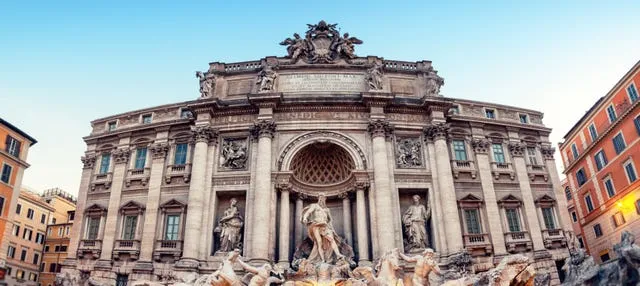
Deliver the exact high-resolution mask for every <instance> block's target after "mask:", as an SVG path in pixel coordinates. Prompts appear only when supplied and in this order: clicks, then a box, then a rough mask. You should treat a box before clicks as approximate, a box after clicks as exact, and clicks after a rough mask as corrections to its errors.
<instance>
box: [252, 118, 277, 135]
mask: <svg viewBox="0 0 640 286" xmlns="http://www.w3.org/2000/svg"><path fill="white" fill-rule="evenodd" d="M251 133H252V134H253V136H254V137H256V138H262V137H269V138H273V136H274V135H275V133H276V123H275V122H274V121H273V120H267V119H263V120H258V121H257V122H256V123H254V125H253V130H252V131H251Z"/></svg>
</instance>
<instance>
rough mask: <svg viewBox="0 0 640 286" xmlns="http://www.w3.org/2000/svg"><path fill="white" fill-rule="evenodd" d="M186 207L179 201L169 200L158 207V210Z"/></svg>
mask: <svg viewBox="0 0 640 286" xmlns="http://www.w3.org/2000/svg"><path fill="white" fill-rule="evenodd" d="M186 206H187V205H186V204H184V203H182V202H181V201H178V200H176V199H171V200H169V201H167V202H165V203H163V204H162V205H160V208H162V209H171V208H181V209H182V208H185V207H186Z"/></svg>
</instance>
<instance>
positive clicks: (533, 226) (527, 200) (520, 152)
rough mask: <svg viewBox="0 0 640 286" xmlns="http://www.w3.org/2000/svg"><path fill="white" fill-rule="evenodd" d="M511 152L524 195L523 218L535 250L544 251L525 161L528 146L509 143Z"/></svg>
mask: <svg viewBox="0 0 640 286" xmlns="http://www.w3.org/2000/svg"><path fill="white" fill-rule="evenodd" d="M508 146H509V152H510V153H511V157H512V158H513V165H514V166H515V170H516V174H517V176H518V183H519V184H520V192H521V194H522V202H523V205H524V213H523V216H524V217H525V219H526V220H527V225H528V226H529V229H528V230H529V235H531V241H532V242H533V249H534V250H544V249H545V247H544V243H543V241H542V232H541V229H540V223H539V222H538V215H537V212H536V205H535V202H534V198H533V193H532V191H531V185H530V184H529V176H528V173H527V165H526V162H525V160H524V152H525V151H526V150H525V148H526V145H525V144H524V143H520V142H509V145H508Z"/></svg>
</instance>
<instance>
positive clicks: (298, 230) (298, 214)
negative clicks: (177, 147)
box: [294, 193, 305, 245]
mask: <svg viewBox="0 0 640 286" xmlns="http://www.w3.org/2000/svg"><path fill="white" fill-rule="evenodd" d="M304 198H305V195H304V194H302V193H297V194H296V210H295V222H294V223H295V238H294V243H295V244H294V245H298V244H300V242H302V240H303V239H304V232H303V230H304V224H302V222H301V221H300V220H301V219H302V208H303V206H304V201H303V200H304Z"/></svg>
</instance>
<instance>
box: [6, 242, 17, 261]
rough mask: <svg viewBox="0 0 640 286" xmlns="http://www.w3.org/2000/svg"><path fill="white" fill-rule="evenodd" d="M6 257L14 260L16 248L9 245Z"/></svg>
mask: <svg viewBox="0 0 640 286" xmlns="http://www.w3.org/2000/svg"><path fill="white" fill-rule="evenodd" d="M7 256H8V257H11V258H15V257H16V248H15V247H13V246H11V245H9V250H8V251H7Z"/></svg>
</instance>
